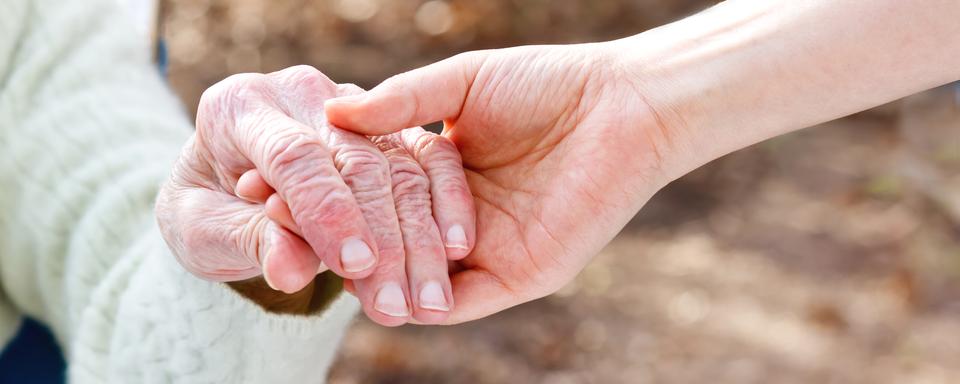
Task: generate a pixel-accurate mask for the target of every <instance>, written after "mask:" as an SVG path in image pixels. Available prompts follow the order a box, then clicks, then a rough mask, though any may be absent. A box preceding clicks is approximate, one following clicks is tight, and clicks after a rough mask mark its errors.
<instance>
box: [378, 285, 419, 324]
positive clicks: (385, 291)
mask: <svg viewBox="0 0 960 384" xmlns="http://www.w3.org/2000/svg"><path fill="white" fill-rule="evenodd" d="M373 308H374V309H376V310H377V311H379V312H380V313H382V314H384V315H387V316H393V317H407V316H409V315H410V311H409V310H408V309H407V300H406V299H404V297H403V290H402V289H400V286H399V285H397V284H396V283H387V284H384V285H383V287H381V288H380V292H377V298H376V299H375V301H374V304H373Z"/></svg>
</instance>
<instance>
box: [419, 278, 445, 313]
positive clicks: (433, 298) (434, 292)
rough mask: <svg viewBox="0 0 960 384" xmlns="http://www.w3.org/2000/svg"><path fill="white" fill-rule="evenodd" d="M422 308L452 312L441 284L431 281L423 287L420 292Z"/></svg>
mask: <svg viewBox="0 0 960 384" xmlns="http://www.w3.org/2000/svg"><path fill="white" fill-rule="evenodd" d="M420 308H423V309H432V310H435V311H444V312H446V311H449V310H450V306H449V305H447V298H446V295H444V294H443V287H441V286H440V283H438V282H436V281H431V282H429V283H427V284H425V285H424V286H423V288H422V289H421V290H420Z"/></svg>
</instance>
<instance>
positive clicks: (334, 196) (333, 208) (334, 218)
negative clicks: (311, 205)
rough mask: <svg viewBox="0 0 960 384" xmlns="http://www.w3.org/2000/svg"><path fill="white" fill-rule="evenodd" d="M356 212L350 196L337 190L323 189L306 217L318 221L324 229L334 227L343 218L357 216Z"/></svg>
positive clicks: (347, 218) (338, 225)
mask: <svg viewBox="0 0 960 384" xmlns="http://www.w3.org/2000/svg"><path fill="white" fill-rule="evenodd" d="M356 212H357V211H356V209H355V204H354V201H353V198H352V197H351V196H349V195H347V194H345V193H343V192H341V191H339V190H328V191H324V193H323V194H322V196H321V197H320V203H319V204H317V205H316V208H315V209H313V210H312V212H310V213H309V215H310V217H308V219H309V220H312V221H314V222H317V223H320V224H321V225H322V226H323V227H325V229H335V228H338V227H340V226H341V224H343V222H344V221H345V220H351V219H354V218H357V216H356V215H355V214H356Z"/></svg>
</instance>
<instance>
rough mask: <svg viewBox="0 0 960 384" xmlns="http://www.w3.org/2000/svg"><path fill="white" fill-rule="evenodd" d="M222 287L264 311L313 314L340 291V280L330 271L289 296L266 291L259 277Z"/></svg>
mask: <svg viewBox="0 0 960 384" xmlns="http://www.w3.org/2000/svg"><path fill="white" fill-rule="evenodd" d="M226 284H227V285H228V286H229V287H230V288H232V289H233V290H234V291H236V292H237V293H239V294H240V295H241V296H243V297H245V298H247V299H248V300H250V301H252V302H254V303H256V304H257V305H259V306H260V307H262V308H263V309H264V310H266V311H268V312H271V313H282V314H292V315H307V314H311V313H316V312H318V311H320V310H321V309H323V308H325V307H326V306H327V304H329V303H330V302H331V301H332V300H333V299H335V298H336V297H337V296H338V295H339V294H340V292H342V291H343V280H342V279H341V278H340V277H338V276H336V275H334V274H333V273H331V272H324V273H321V274H319V275H317V277H316V278H314V280H313V281H312V282H310V283H309V284H307V286H306V287H304V288H303V289H301V290H300V291H298V292H294V293H289V294H288V293H284V292H280V291H277V290H274V289H273V288H270V286H269V285H268V284H267V282H266V280H264V278H263V276H259V277H255V278H252V279H247V280H243V281H235V282H230V283H226Z"/></svg>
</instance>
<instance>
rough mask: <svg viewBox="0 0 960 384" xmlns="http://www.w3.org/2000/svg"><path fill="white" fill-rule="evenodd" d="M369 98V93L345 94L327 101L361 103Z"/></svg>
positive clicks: (333, 102)
mask: <svg viewBox="0 0 960 384" xmlns="http://www.w3.org/2000/svg"><path fill="white" fill-rule="evenodd" d="M366 99H367V94H365V93H364V94H362V95H353V96H343V97H338V98H335V99H330V100H329V101H327V105H330V104H348V105H349V104H360V103H362V102H363V101H364V100H366Z"/></svg>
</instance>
